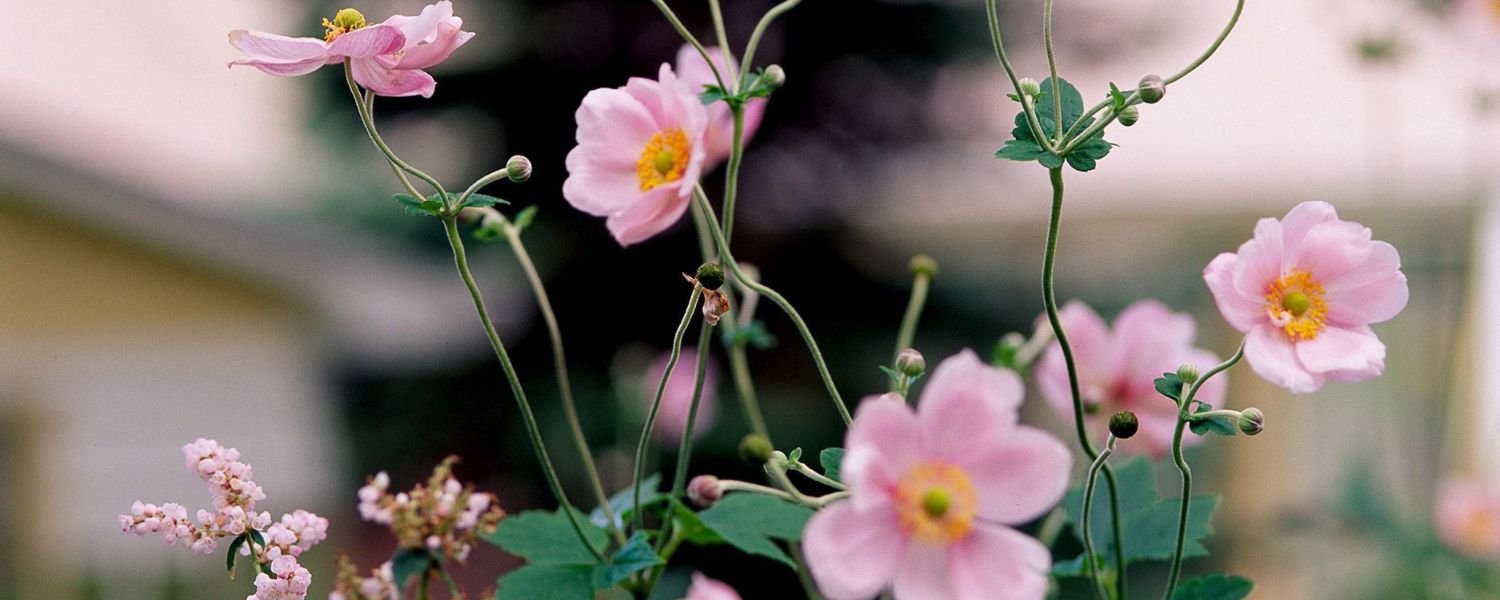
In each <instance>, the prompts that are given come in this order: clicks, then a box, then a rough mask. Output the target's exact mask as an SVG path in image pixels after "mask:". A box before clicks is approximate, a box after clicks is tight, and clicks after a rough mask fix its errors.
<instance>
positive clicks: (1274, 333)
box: [1245, 323, 1324, 394]
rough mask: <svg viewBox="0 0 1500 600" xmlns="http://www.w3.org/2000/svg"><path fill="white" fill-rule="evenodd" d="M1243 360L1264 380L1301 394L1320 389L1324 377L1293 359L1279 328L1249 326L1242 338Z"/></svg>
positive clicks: (1291, 347)
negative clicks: (1243, 343)
mask: <svg viewBox="0 0 1500 600" xmlns="http://www.w3.org/2000/svg"><path fill="white" fill-rule="evenodd" d="M1245 360H1246V361H1247V362H1249V363H1250V368H1251V369H1254V370H1255V373H1256V374H1257V375H1260V376H1261V377H1262V378H1264V379H1265V380H1266V381H1269V382H1271V383H1274V384H1276V385H1279V386H1281V387H1284V388H1286V389H1288V390H1291V391H1292V392H1294V393H1299V394H1305V393H1309V392H1316V391H1318V389H1319V388H1321V387H1323V381H1324V377H1323V376H1322V375H1320V374H1316V373H1312V372H1310V371H1308V370H1307V367H1304V366H1302V362H1301V361H1300V360H1298V359H1297V349H1296V347H1295V346H1294V345H1293V344H1292V341H1291V339H1290V338H1288V337H1287V335H1286V333H1285V332H1283V331H1282V330H1281V329H1280V328H1278V327H1276V326H1274V325H1271V324H1269V323H1265V324H1261V325H1256V326H1255V327H1252V328H1251V329H1250V331H1249V332H1248V333H1247V334H1246V336H1245Z"/></svg>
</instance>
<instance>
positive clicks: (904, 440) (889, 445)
mask: <svg viewBox="0 0 1500 600" xmlns="http://www.w3.org/2000/svg"><path fill="white" fill-rule="evenodd" d="M844 447H845V449H846V451H847V453H846V454H845V455H844V462H843V464H842V465H841V466H840V468H839V474H840V475H841V477H842V478H843V480H844V483H845V484H847V485H848V486H849V489H850V490H851V502H853V503H854V505H855V506H856V507H858V508H859V509H860V510H867V509H870V508H871V507H873V506H876V505H884V504H889V503H890V494H891V493H892V490H894V489H895V487H896V486H897V485H898V484H899V483H900V478H901V477H902V476H904V475H905V474H906V471H907V470H908V469H910V468H911V466H912V465H913V464H915V463H916V462H917V461H919V460H922V458H923V457H924V456H925V454H926V450H925V448H924V441H923V439H922V429H921V425H919V424H918V422H917V415H916V413H914V412H912V409H911V408H910V407H908V406H907V405H906V401H905V400H904V399H902V398H901V396H899V395H896V394H884V395H881V396H877V397H872V398H866V399H865V400H864V401H863V402H861V403H860V404H859V407H858V408H856V409H855V411H854V423H853V424H851V425H850V426H849V433H848V435H846V436H845V438H844Z"/></svg>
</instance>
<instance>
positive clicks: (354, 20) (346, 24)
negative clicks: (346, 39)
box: [323, 8, 365, 42]
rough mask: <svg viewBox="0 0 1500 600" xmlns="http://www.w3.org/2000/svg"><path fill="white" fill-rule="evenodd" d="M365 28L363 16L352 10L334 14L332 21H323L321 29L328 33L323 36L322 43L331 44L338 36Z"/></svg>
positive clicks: (347, 9)
mask: <svg viewBox="0 0 1500 600" xmlns="http://www.w3.org/2000/svg"><path fill="white" fill-rule="evenodd" d="M364 26H365V16H364V15H363V14H360V12H359V11H357V10H354V9H352V8H346V9H343V10H340V11H338V12H337V13H334V15H333V20H332V21H330V20H328V19H327V18H325V19H323V28H324V29H327V30H328V32H327V33H325V34H323V41H325V42H331V41H333V40H336V39H338V37H339V36H341V35H344V34H346V33H349V32H351V31H354V30H356V29H361V28H363V27H364Z"/></svg>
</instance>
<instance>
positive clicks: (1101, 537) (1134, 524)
mask: <svg viewBox="0 0 1500 600" xmlns="http://www.w3.org/2000/svg"><path fill="white" fill-rule="evenodd" d="M1115 481H1117V482H1118V484H1119V485H1118V487H1119V493H1120V522H1121V525H1122V529H1123V530H1124V531H1123V532H1124V535H1125V547H1124V554H1125V562H1126V563H1127V564H1128V563H1131V562H1134V561H1141V560H1169V559H1171V558H1172V554H1173V553H1174V552H1175V551H1176V549H1177V518H1178V514H1179V510H1180V506H1179V503H1178V499H1177V498H1169V499H1162V498H1161V497H1160V496H1159V495H1158V494H1157V491H1156V476H1155V474H1154V473H1153V470H1152V468H1151V464H1150V462H1148V461H1147V460H1146V459H1145V458H1137V459H1135V460H1131V461H1129V462H1127V463H1125V464H1123V465H1120V466H1119V467H1117V468H1116V469H1115ZM1217 506H1218V498H1217V497H1216V496H1194V497H1193V502H1192V505H1191V506H1190V508H1189V510H1188V526H1187V535H1186V539H1185V541H1184V543H1183V556H1184V557H1194V556H1204V555H1207V554H1208V549H1207V548H1205V547H1204V546H1203V544H1202V542H1201V541H1200V540H1202V539H1203V538H1205V537H1207V536H1208V534H1209V533H1210V532H1211V531H1212V528H1211V527H1210V524H1209V522H1210V520H1211V519H1212V517H1213V513H1214V509H1215V508H1217ZM1063 507H1064V509H1065V510H1066V511H1067V516H1068V522H1069V523H1071V524H1072V525H1073V531H1074V533H1075V534H1077V535H1079V536H1080V538H1081V537H1082V533H1081V531H1082V528H1081V527H1080V525H1079V523H1081V522H1082V517H1083V489H1082V486H1079V487H1075V488H1073V489H1072V490H1069V491H1068V495H1067V497H1066V498H1064V500H1063ZM1093 510H1094V515H1093V522H1092V523H1091V525H1092V527H1093V530H1094V547H1095V548H1101V549H1103V548H1111V547H1113V546H1114V527H1113V524H1112V523H1111V522H1110V514H1109V491H1108V490H1107V489H1106V486H1104V485H1102V484H1101V485H1098V486H1096V489H1095V490H1094V505H1093ZM1101 552H1103V553H1104V556H1105V558H1106V559H1109V560H1112V559H1113V558H1114V557H1113V553H1112V552H1104V551H1102V550H1101ZM1112 566H1113V565H1112Z"/></svg>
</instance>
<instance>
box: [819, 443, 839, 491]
mask: <svg viewBox="0 0 1500 600" xmlns="http://www.w3.org/2000/svg"><path fill="white" fill-rule="evenodd" d="M818 463H819V464H821V465H823V475H825V476H827V477H828V478H829V479H832V480H834V481H837V482H839V483H843V481H844V480H842V479H839V467H840V466H841V465H843V464H844V449H843V448H824V449H823V451H822V452H819V453H818Z"/></svg>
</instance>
